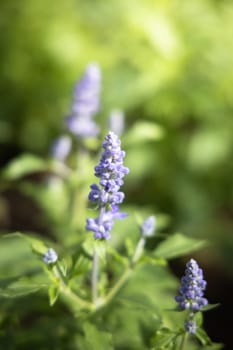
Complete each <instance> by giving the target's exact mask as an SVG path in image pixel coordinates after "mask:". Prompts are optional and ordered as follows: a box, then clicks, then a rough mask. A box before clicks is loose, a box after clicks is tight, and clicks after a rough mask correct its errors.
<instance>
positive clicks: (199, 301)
mask: <svg viewBox="0 0 233 350" xmlns="http://www.w3.org/2000/svg"><path fill="white" fill-rule="evenodd" d="M206 284H207V283H206V281H205V280H204V278H203V271H202V269H200V268H199V266H198V264H197V262H196V261H195V260H194V259H191V260H190V261H189V262H188V263H187V264H186V270H185V276H184V277H182V279H181V286H180V289H179V292H180V295H177V296H176V297H175V300H176V301H177V303H178V304H179V306H180V308H181V309H183V310H184V309H187V310H190V311H193V312H195V311H199V310H201V309H202V308H203V307H204V306H206V305H207V304H208V300H207V299H206V298H203V295H204V290H205V289H206Z"/></svg>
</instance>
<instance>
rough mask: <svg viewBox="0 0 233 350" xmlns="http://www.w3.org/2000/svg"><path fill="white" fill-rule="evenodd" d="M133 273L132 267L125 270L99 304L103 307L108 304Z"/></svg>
mask: <svg viewBox="0 0 233 350" xmlns="http://www.w3.org/2000/svg"><path fill="white" fill-rule="evenodd" d="M131 273H132V269H131V268H129V267H128V268H127V269H126V270H125V272H124V273H123V275H121V277H120V279H119V280H118V281H117V283H116V284H115V286H114V287H113V288H112V289H111V291H110V292H109V293H108V294H107V295H106V297H105V298H104V300H103V302H102V303H99V305H98V306H99V308H100V307H102V306H105V305H107V304H108V303H109V302H110V301H111V300H112V299H113V298H114V296H115V295H116V294H117V293H118V292H119V290H120V289H121V287H122V286H123V285H124V283H125V282H126V281H127V280H128V278H129V277H130V275H131Z"/></svg>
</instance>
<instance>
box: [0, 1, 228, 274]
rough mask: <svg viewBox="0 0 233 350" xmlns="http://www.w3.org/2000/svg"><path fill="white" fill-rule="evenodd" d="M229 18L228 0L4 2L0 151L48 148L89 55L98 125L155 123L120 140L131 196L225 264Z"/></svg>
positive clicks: (0, 41)
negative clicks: (122, 120)
mask: <svg viewBox="0 0 233 350" xmlns="http://www.w3.org/2000/svg"><path fill="white" fill-rule="evenodd" d="M232 16H233V4H232V2H231V1H227V0H225V1H214V0H212V1H211V0H187V1H179V0H177V1H165V0H158V1H152V0H143V1H140V0H108V1H104V0H95V1H91V0H83V1H81V0H80V1H78V0H76V1H75V0H70V1H67V0H57V1H49V2H48V1H45V0H40V1H36V0H20V1H13V0H9V1H5V2H2V3H1V12H0V28H1V29H0V30H1V34H0V52H1V54H0V76H1V79H0V90H1V93H0V143H1V149H2V150H1V156H2V157H3V152H4V157H3V158H4V159H8V152H9V157H10V155H11V154H12V149H13V150H14V151H13V154H14V153H15V154H16V153H18V152H33V153H36V154H41V155H43V156H45V155H47V154H48V153H49V147H50V145H51V142H52V140H53V138H54V137H56V136H57V135H58V134H59V133H60V132H61V131H62V129H63V127H64V117H65V116H66V115H67V114H68V113H69V108H70V103H71V97H72V93H73V86H74V84H75V82H76V81H77V79H78V78H79V77H80V75H81V74H82V72H83V70H84V68H85V65H86V64H88V63H89V62H92V61H97V62H98V63H99V64H100V66H101V68H102V71H103V92H102V110H101V113H100V115H99V117H98V118H97V120H99V122H101V123H102V124H103V125H104V123H105V124H106V120H107V117H108V115H109V112H110V110H111V109H112V108H122V109H123V110H124V111H125V113H126V128H128V129H130V128H131V127H132V125H133V124H134V123H135V122H136V121H138V120H140V121H142V120H149V121H155V122H157V123H158V124H159V125H161V126H162V127H163V128H164V137H163V138H162V139H161V140H160V141H157V142H153V141H152V142H149V143H146V144H143V143H140V144H138V146H137V147H136V148H135V147H130V145H129V146H128V149H127V157H126V163H127V165H128V166H129V167H130V168H131V172H130V176H129V177H128V180H127V184H126V192H127V191H128V195H127V196H126V197H127V200H128V203H134V204H140V205H144V206H148V210H149V211H155V212H157V211H159V212H165V213H167V214H168V215H170V216H171V218H172V222H171V229H173V230H179V231H182V232H184V233H185V234H187V235H190V236H192V235H195V236H199V237H204V238H205V237H208V238H209V239H210V240H211V241H213V242H215V247H216V248H215V254H216V257H215V258H216V259H217V261H219V262H221V263H222V264H223V266H225V267H226V268H227V267H228V266H232V262H233V258H232V256H233V255H232V251H233V240H232V228H233V221H232V215H233V206H232V203H233V186H232V175H233V172H232V170H233V164H232V153H233V152H232V151H233V147H232V146H233V137H232V131H233V88H232V86H233V69H232V67H233V40H232V38H233V21H232ZM125 144H126V145H127V140H125ZM229 273H232V270H231V268H229Z"/></svg>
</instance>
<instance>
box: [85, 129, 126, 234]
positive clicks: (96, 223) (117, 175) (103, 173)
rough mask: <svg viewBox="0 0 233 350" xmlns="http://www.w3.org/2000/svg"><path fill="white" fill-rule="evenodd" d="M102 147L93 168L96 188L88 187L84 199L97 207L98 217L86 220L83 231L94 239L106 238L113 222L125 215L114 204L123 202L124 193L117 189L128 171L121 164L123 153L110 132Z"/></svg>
mask: <svg viewBox="0 0 233 350" xmlns="http://www.w3.org/2000/svg"><path fill="white" fill-rule="evenodd" d="M102 145H103V149H104V151H103V153H102V155H101V158H100V162H99V164H98V165H97V166H96V167H95V176H96V177H98V178H99V179H100V180H99V185H96V184H93V185H91V191H90V193H89V196H88V198H89V200H90V201H91V202H93V203H95V204H98V206H99V208H100V215H99V217H98V218H96V219H87V224H86V229H87V230H89V231H93V232H94V237H95V238H96V239H109V238H110V230H111V229H112V227H113V223H114V220H115V219H122V218H124V217H125V216H127V215H126V214H124V213H120V212H119V209H118V206H117V204H120V203H122V202H123V200H124V193H123V192H120V191H119V189H120V187H121V186H122V185H123V183H124V181H123V178H124V176H125V175H126V174H128V172H129V169H128V168H126V167H125V166H124V165H123V158H124V156H125V152H124V151H122V150H121V142H120V140H119V138H118V136H117V135H115V134H114V133H113V132H112V131H110V132H109V133H108V134H107V136H106V137H105V140H104V142H103V144H102Z"/></svg>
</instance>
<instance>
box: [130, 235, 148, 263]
mask: <svg viewBox="0 0 233 350" xmlns="http://www.w3.org/2000/svg"><path fill="white" fill-rule="evenodd" d="M145 243H146V241H145V238H144V237H142V238H140V240H139V241H138V244H137V246H136V249H135V252H134V255H133V256H132V259H131V264H132V265H134V264H135V263H136V262H137V261H138V259H139V258H140V257H141V255H142V252H143V249H144V246H145Z"/></svg>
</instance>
